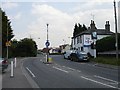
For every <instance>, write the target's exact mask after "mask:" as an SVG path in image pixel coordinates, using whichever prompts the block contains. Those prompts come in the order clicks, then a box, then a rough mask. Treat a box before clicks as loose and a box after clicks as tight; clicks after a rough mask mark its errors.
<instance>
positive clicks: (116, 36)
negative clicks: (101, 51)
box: [114, 0, 118, 60]
mask: <svg viewBox="0 0 120 90" xmlns="http://www.w3.org/2000/svg"><path fill="white" fill-rule="evenodd" d="M114 13H115V38H116V44H115V46H116V59H117V60H118V33H117V15H116V2H115V0H114Z"/></svg>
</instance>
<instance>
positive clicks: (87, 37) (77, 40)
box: [72, 20, 114, 56]
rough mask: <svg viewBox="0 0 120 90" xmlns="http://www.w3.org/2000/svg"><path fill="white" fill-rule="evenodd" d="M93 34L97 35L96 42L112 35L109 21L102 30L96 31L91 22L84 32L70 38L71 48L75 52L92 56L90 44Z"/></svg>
mask: <svg viewBox="0 0 120 90" xmlns="http://www.w3.org/2000/svg"><path fill="white" fill-rule="evenodd" d="M93 32H96V33H97V39H96V40H99V39H102V38H104V37H107V36H110V35H112V34H114V33H113V32H111V31H110V24H109V21H106V24H105V28H104V29H97V27H96V26H95V22H94V21H93V20H91V23H90V27H89V28H88V29H87V30H86V31H83V32H81V33H79V34H77V35H76V36H74V37H72V48H73V49H75V50H80V51H85V52H86V53H90V54H91V55H92V56H94V49H91V44H92V43H93V41H94V39H92V33H93Z"/></svg>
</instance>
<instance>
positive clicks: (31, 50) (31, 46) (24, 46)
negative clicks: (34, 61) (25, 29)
mask: <svg viewBox="0 0 120 90" xmlns="http://www.w3.org/2000/svg"><path fill="white" fill-rule="evenodd" d="M16 52H18V53H16V56H22V57H30V56H31V57H32V56H36V55H37V45H36V42H35V41H33V40H32V39H28V38H24V39H22V40H21V41H19V42H18V44H17V47H16Z"/></svg>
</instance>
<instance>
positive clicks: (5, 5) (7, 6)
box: [2, 2, 18, 9]
mask: <svg viewBox="0 0 120 90" xmlns="http://www.w3.org/2000/svg"><path fill="white" fill-rule="evenodd" d="M16 7H18V4H17V3H13V2H3V3H2V8H4V9H13V8H16Z"/></svg>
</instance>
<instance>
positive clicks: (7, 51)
mask: <svg viewBox="0 0 120 90" xmlns="http://www.w3.org/2000/svg"><path fill="white" fill-rule="evenodd" d="M7 43H8V22H7ZM6 46H7V60H8V45H6Z"/></svg>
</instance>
